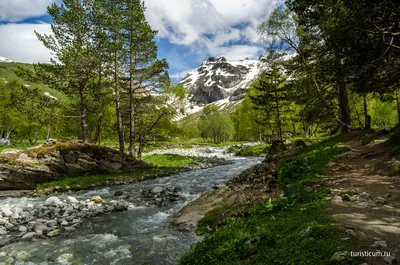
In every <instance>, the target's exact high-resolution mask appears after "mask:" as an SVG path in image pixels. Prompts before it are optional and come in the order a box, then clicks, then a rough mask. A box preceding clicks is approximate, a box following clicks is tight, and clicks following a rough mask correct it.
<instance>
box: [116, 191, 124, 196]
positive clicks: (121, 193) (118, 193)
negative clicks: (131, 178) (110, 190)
mask: <svg viewBox="0 0 400 265" xmlns="http://www.w3.org/2000/svg"><path fill="white" fill-rule="evenodd" d="M122 195H124V192H123V191H121V190H117V191H116V192H115V193H114V196H115V197H119V196H122Z"/></svg>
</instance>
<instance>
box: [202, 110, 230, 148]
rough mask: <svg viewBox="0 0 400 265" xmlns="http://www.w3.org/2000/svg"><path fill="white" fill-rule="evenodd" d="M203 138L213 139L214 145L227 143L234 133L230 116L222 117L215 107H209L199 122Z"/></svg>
mask: <svg viewBox="0 0 400 265" xmlns="http://www.w3.org/2000/svg"><path fill="white" fill-rule="evenodd" d="M198 128H199V131H200V135H201V137H203V138H204V139H205V140H207V139H212V140H213V141H214V143H221V142H227V141H229V139H230V138H231V136H232V133H233V123H232V120H231V119H230V118H229V117H228V116H222V115H221V113H220V112H219V109H218V107H217V106H215V105H207V106H206V107H205V108H204V109H203V112H202V118H201V120H200V121H199V122H198Z"/></svg>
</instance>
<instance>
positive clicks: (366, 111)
mask: <svg viewBox="0 0 400 265" xmlns="http://www.w3.org/2000/svg"><path fill="white" fill-rule="evenodd" d="M363 99H364V119H365V126H364V129H365V130H370V129H371V116H370V115H369V108H368V94H364V95H363Z"/></svg>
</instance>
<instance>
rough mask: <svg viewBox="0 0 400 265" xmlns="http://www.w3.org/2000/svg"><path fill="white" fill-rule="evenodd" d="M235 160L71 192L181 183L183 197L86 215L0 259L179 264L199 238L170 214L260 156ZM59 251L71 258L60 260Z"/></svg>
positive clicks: (23, 201)
mask: <svg viewBox="0 0 400 265" xmlns="http://www.w3.org/2000/svg"><path fill="white" fill-rule="evenodd" d="M215 151H218V150H215ZM211 155H213V154H211ZM231 159H233V160H234V162H235V163H234V164H232V165H226V166H219V167H215V168H209V169H203V170H195V171H190V172H185V173H181V174H179V175H173V176H170V177H165V178H159V179H155V180H150V181H144V182H140V183H137V184H132V185H125V186H110V187H106V188H103V189H100V190H95V191H89V192H88V191H84V192H83V191H81V192H76V193H73V194H70V195H71V196H75V197H76V198H78V199H79V200H85V199H89V198H90V197H91V196H93V195H100V196H101V197H102V198H103V199H105V200H110V199H112V198H113V194H114V193H115V191H117V190H121V191H129V192H130V193H132V192H136V191H137V192H140V190H146V189H151V188H154V187H163V188H167V187H180V188H181V189H182V190H181V192H180V195H181V196H182V197H183V200H181V201H179V203H173V204H171V205H169V206H166V207H162V208H158V207H137V208H134V209H132V210H129V211H126V212H118V213H112V214H108V215H102V216H98V217H95V218H93V219H89V220H86V221H85V222H84V224H82V225H81V226H80V227H79V228H78V229H77V230H76V231H75V232H73V233H70V234H64V235H61V236H60V237H58V238H49V239H41V240H38V241H32V242H18V243H14V244H11V245H8V246H5V247H3V248H2V249H0V264H16V265H17V264H18V265H24V264H29V265H34V264H40V265H47V264H48V265H50V264H87V265H89V264H96V265H103V264H104V265H110V264H115V265H125V264H126V265H145V264H147V265H156V264H160V265H167V264H176V262H177V260H178V259H179V257H180V256H182V254H183V253H184V252H185V251H186V250H188V248H189V246H190V245H191V244H192V243H194V242H196V241H198V240H200V239H199V238H198V237H197V236H196V235H195V234H194V233H191V232H179V231H175V230H173V229H170V228H169V227H168V224H169V222H170V220H171V217H172V216H173V215H174V214H175V213H177V212H178V211H179V210H180V209H181V208H182V207H183V206H185V205H186V204H187V203H189V202H190V201H193V200H195V199H197V198H198V197H199V196H200V195H201V194H202V193H203V192H205V191H207V190H210V189H211V187H213V186H223V185H224V184H225V183H226V181H227V180H229V179H230V178H232V177H233V176H235V175H236V174H238V173H239V172H241V171H243V170H244V169H246V168H249V167H251V166H252V165H254V164H256V163H259V162H260V161H261V159H258V158H231ZM60 197H63V196H60ZM45 199H46V198H44V197H43V198H35V199H27V198H18V199H15V198H14V199H6V200H3V201H0V205H1V204H10V205H15V204H18V205H28V204H40V203H43V201H44V200H45ZM60 256H61V257H64V258H65V259H69V260H71V261H69V262H66V261H64V262H60V260H62V258H60ZM57 259H58V261H57Z"/></svg>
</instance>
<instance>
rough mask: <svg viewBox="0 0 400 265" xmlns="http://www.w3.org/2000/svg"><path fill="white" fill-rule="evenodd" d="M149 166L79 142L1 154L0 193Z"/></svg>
mask: <svg viewBox="0 0 400 265" xmlns="http://www.w3.org/2000/svg"><path fill="white" fill-rule="evenodd" d="M149 166H150V164H148V163H146V162H142V161H139V160H136V159H134V158H133V157H130V156H128V155H125V154H121V153H120V152H119V151H118V150H116V149H112V148H108V147H101V146H96V145H91V144H84V143H76V142H58V143H56V144H54V145H51V146H42V147H36V148H32V149H29V150H26V151H19V152H15V153H12V152H11V153H10V152H8V153H2V154H0V190H17V189H34V188H35V187H36V185H37V184H39V183H43V182H48V181H53V180H58V179H61V178H63V177H71V176H82V175H86V174H98V173H119V172H131V171H134V170H136V169H138V168H144V167H149Z"/></svg>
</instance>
